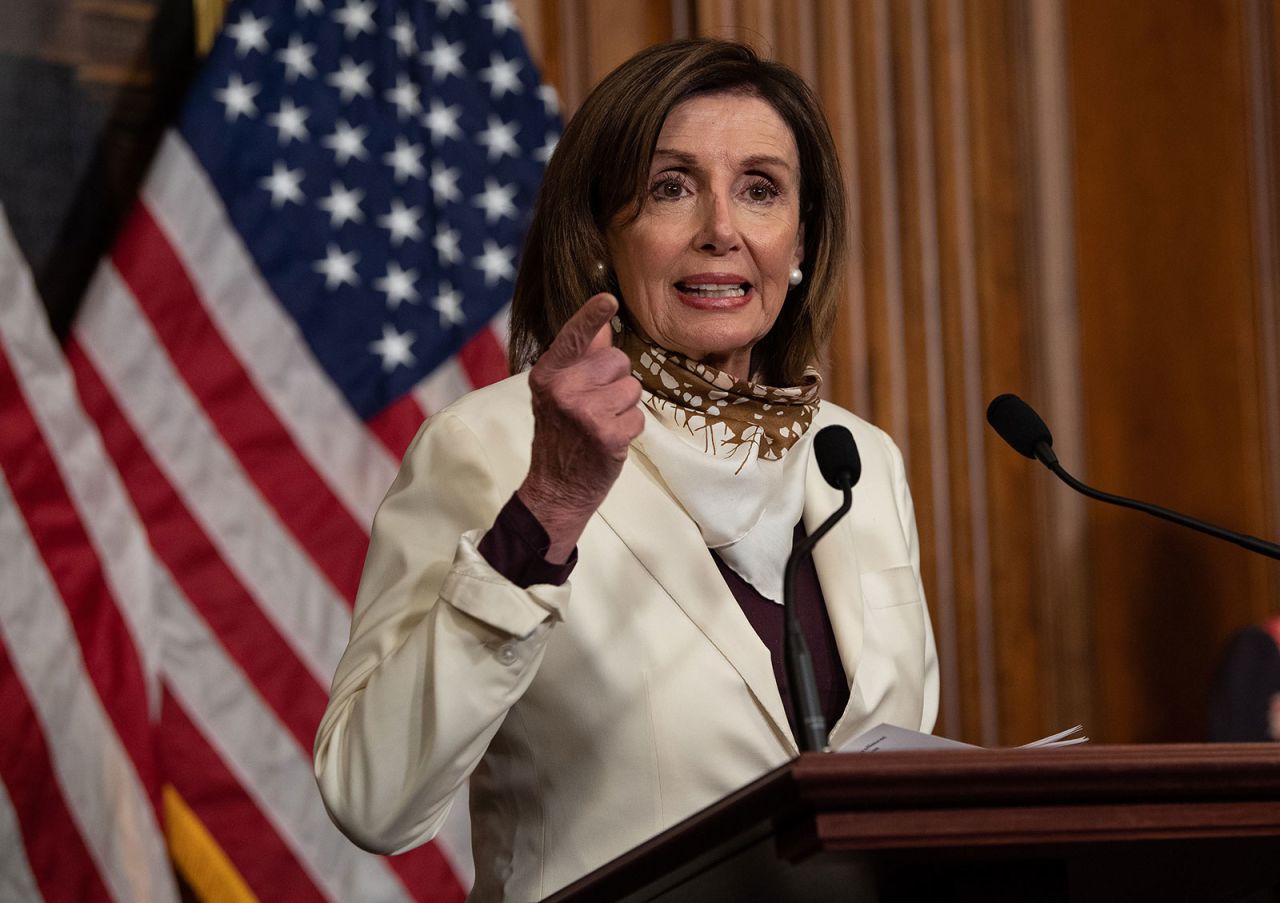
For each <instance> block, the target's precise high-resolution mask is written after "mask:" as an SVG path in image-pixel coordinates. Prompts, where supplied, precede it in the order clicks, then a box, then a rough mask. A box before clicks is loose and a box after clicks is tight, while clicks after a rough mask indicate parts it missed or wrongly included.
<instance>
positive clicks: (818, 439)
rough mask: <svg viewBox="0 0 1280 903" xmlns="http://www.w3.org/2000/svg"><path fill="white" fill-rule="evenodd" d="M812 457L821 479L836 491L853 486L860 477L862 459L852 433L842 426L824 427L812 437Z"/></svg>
mask: <svg viewBox="0 0 1280 903" xmlns="http://www.w3.org/2000/svg"><path fill="white" fill-rule="evenodd" d="M813 456H814V457H815V458H817V459H818V470H820V471H822V477H823V479H825V480H826V481H827V482H828V483H830V484H831V485H832V486H834V487H835V488H837V489H843V488H844V486H845V485H846V484H847V485H849V486H855V485H857V483H858V478H859V477H861V476H862V458H861V457H860V456H859V455H858V443H856V442H854V441H853V433H851V432H849V430H848V429H847V428H846V427H843V426H824V427H823V428H822V429H820V430H818V435H816V436H814V437H813Z"/></svg>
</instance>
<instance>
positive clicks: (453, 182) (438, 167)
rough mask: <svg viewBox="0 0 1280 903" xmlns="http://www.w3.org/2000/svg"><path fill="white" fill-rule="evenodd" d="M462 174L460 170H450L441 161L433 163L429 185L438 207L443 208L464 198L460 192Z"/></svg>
mask: <svg viewBox="0 0 1280 903" xmlns="http://www.w3.org/2000/svg"><path fill="white" fill-rule="evenodd" d="M460 174H461V173H460V172H459V170H456V169H450V168H449V167H447V166H445V165H444V164H443V163H441V162H440V161H439V160H432V161H431V178H430V180H429V181H428V184H430V185H431V193H432V195H434V196H435V199H436V206H437V207H443V206H444V205H445V204H448V203H453V202H454V201H457V200H458V199H459V198H461V197H462V192H460V191H459V190H458V176H459V175H460Z"/></svg>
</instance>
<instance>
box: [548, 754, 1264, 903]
mask: <svg viewBox="0 0 1280 903" xmlns="http://www.w3.org/2000/svg"><path fill="white" fill-rule="evenodd" d="M618 817H619V818H624V817H625V813H619V814H618ZM1278 892H1280V745H1267V744H1241V745H1216V746H1215V745H1176V746H1175V745H1169V746H1098V745H1084V746H1074V747H1067V748H1064V749H1056V750H1055V749H1048V750H945V751H930V752H874V753H845V754H829V753H828V754H821V753H806V754H804V755H802V756H800V757H799V758H798V759H796V760H795V761H793V762H790V763H788V764H787V765H784V766H782V767H781V768H778V769H776V770H775V771H772V772H770V773H769V774H766V775H765V776H764V777H762V778H760V779H759V780H757V781H756V782H754V783H753V784H749V785H748V786H746V787H744V788H743V789H741V790H739V791H737V792H736V793H734V794H732V795H730V796H728V797H726V798H725V799H723V800H721V801H720V802H719V803H716V804H715V805H713V806H711V807H710V808H708V809H705V810H703V811H702V812H700V813H698V814H696V815H694V816H693V817H691V818H689V819H688V820H686V821H685V822H683V823H681V824H679V825H677V826H676V827H674V828H672V829H671V830H669V831H667V832H666V833H664V834H660V835H659V836H657V837H655V838H653V839H652V840H650V841H648V842H647V843H645V844H643V845H641V846H639V847H637V848H636V849H634V850H632V851H631V852H629V853H626V854H625V855H623V856H621V857H619V858H618V859H616V860H614V861H613V862H611V863H608V864H607V865H605V866H603V867H602V868H600V869H598V870H597V871H595V872H593V873H592V874H590V875H587V876H586V877H584V878H582V879H581V880H579V881H577V882H575V883H574V884H572V885H570V886H569V887H567V888H565V889H563V890H562V891H560V892H559V893H556V894H554V895H553V896H551V897H549V898H547V899H548V901H556V903H561V901H564V903H568V901H587V900H593V901H594V900H626V901H640V900H661V901H698V903H714V901H721V900H724V901H734V903H741V901H755V900H760V901H791V900H796V901H806V903H821V901H828V900H840V901H858V900H863V899H879V900H883V901H960V900H965V901H969V900H975V901H976V900H982V901H1001V900H1020V901H1021V900H1034V901H1037V903H1040V901H1067V900H1071V901H1075V900H1081V901H1089V903H1099V901H1112V900H1114V901H1121V900H1123V901H1145V900H1171V901H1175V900H1176V901H1195V903H1200V901H1215V900H1224V901H1226V900H1230V901H1235V900H1239V899H1241V898H1242V897H1246V896H1248V899H1249V900H1250V901H1251V903H1252V901H1254V900H1272V899H1274V900H1280V893H1278ZM1250 895H1253V896H1250Z"/></svg>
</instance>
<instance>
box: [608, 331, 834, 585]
mask: <svg viewBox="0 0 1280 903" xmlns="http://www.w3.org/2000/svg"><path fill="white" fill-rule="evenodd" d="M614 328H615V330H619V331H621V333H622V334H621V336H620V347H621V348H622V350H623V351H625V352H626V353H627V356H628V357H629V358H630V359H631V369H632V374H633V375H634V376H635V377H636V378H637V379H638V380H640V384H641V386H642V387H643V389H644V391H643V394H642V397H641V404H642V406H643V408H644V410H645V414H646V416H647V417H648V419H649V420H650V421H651V423H650V425H649V427H648V428H646V429H645V431H644V433H642V434H641V436H640V438H639V439H638V440H637V445H638V446H639V448H640V450H641V451H642V452H643V453H644V455H645V457H646V458H648V459H649V461H650V462H651V463H652V464H653V465H654V467H655V468H657V470H658V473H659V474H660V475H661V477H662V480H663V482H664V483H666V484H667V488H668V489H669V490H670V491H671V494H672V495H673V496H675V498H676V499H677V500H678V501H679V502H680V504H681V505H682V506H683V507H684V509H685V511H686V512H687V513H688V514H689V516H690V517H691V518H692V519H693V521H694V522H695V523H696V524H697V525H698V529H699V530H700V531H701V533H702V538H703V540H704V541H705V542H706V544H707V547H708V548H710V549H713V550H715V551H716V553H717V554H719V556H720V558H721V559H722V560H723V561H724V562H725V564H727V565H728V566H729V567H730V568H732V569H733V570H734V571H735V572H736V573H737V574H738V575H739V576H741V577H742V578H743V579H744V580H746V581H747V582H748V583H750V584H751V585H752V586H753V587H755V589H756V590H757V591H758V592H759V593H760V594H761V595H762V596H764V597H765V598H767V599H772V600H773V601H775V602H778V603H781V602H782V576H783V570H784V568H785V566H786V561H787V556H788V555H789V554H790V552H791V539H792V534H793V530H794V529H795V525H796V522H797V521H799V519H800V515H801V513H802V512H803V510H804V473H805V465H806V463H807V462H808V458H809V455H810V448H809V446H810V444H811V439H812V437H811V436H810V434H809V426H810V425H811V424H812V423H813V417H814V414H815V413H816V412H817V409H818V404H819V399H818V389H819V387H820V386H821V382H822V380H821V377H820V376H819V375H818V371H817V370H815V369H813V368H812V367H810V368H808V369H806V371H805V373H804V376H803V378H802V379H801V382H800V385H798V386H788V387H781V388H779V387H773V386H764V385H760V384H757V383H752V382H744V381H742V380H738V379H735V378H734V377H733V376H731V375H730V374H728V373H725V372H724V371H722V370H718V369H716V368H715V367H711V366H708V365H706V364H703V363H700V362H698V361H694V360H691V359H689V358H687V357H685V356H684V355H682V354H678V353H676V352H674V351H669V350H667V349H665V348H661V347H659V346H658V345H655V344H653V343H652V342H650V341H647V340H646V339H645V338H644V337H643V336H641V335H639V334H637V333H636V332H634V331H633V330H630V329H626V330H623V329H622V327H621V324H620V322H617V321H615V324H614Z"/></svg>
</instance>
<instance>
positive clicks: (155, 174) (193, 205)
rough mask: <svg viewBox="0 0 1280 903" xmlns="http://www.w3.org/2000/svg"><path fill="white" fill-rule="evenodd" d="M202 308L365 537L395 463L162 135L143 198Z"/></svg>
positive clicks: (206, 189) (190, 160) (179, 147)
mask: <svg viewBox="0 0 1280 903" xmlns="http://www.w3.org/2000/svg"><path fill="white" fill-rule="evenodd" d="M144 197H145V199H146V202H147V206H148V208H149V209H150V210H151V212H152V213H153V215H154V216H155V218H156V221H157V222H158V223H159V224H160V225H161V227H162V228H163V229H164V230H165V232H167V233H168V235H169V238H170V241H171V243H172V245H173V249H174V251H175V252H176V253H177V254H178V256H179V258H180V259H181V260H182V263H183V266H184V267H185V268H186V270H187V272H188V273H189V274H190V275H191V279H192V282H193V283H195V285H196V287H197V289H198V290H199V292H200V296H201V299H202V300H203V301H204V305H205V308H206V309H207V310H208V312H209V316H210V317H212V319H213V320H214V322H215V323H217V324H218V327H219V329H220V330H221V331H222V333H223V336H224V337H225V338H226V339H227V341H228V343H229V344H230V345H231V347H232V349H233V350H234V351H235V353H236V356H237V357H238V358H239V359H240V361H241V364H242V365H243V366H244V367H245V368H246V370H247V371H248V372H249V375H250V377H251V378H252V379H253V381H254V382H255V383H256V384H257V386H258V388H259V390H260V391H261V392H262V394H263V397H264V398H265V399H266V400H267V402H268V403H269V404H270V405H271V406H272V408H273V409H274V410H275V412H276V415H277V416H278V417H279V418H280V420H281V422H282V423H283V424H284V425H285V427H286V428H287V429H288V430H289V433H290V434H291V435H292V436H293V439H294V442H295V443H296V444H297V446H298V448H299V450H300V451H301V452H302V454H303V455H304V456H305V457H306V458H307V459H308V460H309V461H311V463H312V465H313V466H314V467H315V468H316V470H317V471H318V472H319V473H320V474H321V475H322V476H323V477H324V478H325V481H326V482H327V483H328V484H329V487H330V488H331V489H332V491H333V492H334V494H335V495H337V496H338V498H339V499H341V500H342V502H343V504H344V505H345V506H346V507H347V508H348V510H349V511H350V512H351V514H352V516H353V517H354V518H355V519H356V522H357V523H359V524H360V525H361V526H363V527H364V529H365V530H366V531H367V530H368V529H369V525H370V524H371V523H372V522H373V513H374V512H375V511H376V510H377V508H378V504H379V503H380V502H381V501H382V496H383V495H384V494H385V493H386V491H387V488H388V487H389V486H390V485H391V481H392V480H393V479H394V478H395V475H396V468H397V466H398V464H399V462H398V461H395V460H394V459H393V458H392V457H391V455H390V454H389V453H388V452H387V450H386V449H385V448H384V447H383V445H382V443H380V442H379V441H378V440H377V438H376V437H374V436H373V435H372V434H371V433H370V432H369V430H368V429H367V428H366V427H365V425H364V423H362V422H361V421H360V419H359V418H358V417H357V416H356V414H355V412H354V411H353V410H352V409H351V407H350V406H349V405H348V404H347V402H346V399H344V398H343V397H342V396H341V394H340V393H339V392H338V390H337V389H336V387H335V386H334V385H333V383H332V381H330V379H329V377H328V376H327V375H326V374H325V373H324V372H323V371H322V370H321V369H320V368H319V366H318V365H317V363H316V360H315V357H314V356H313V355H312V353H311V349H310V348H309V347H308V346H307V343H306V340H305V339H304V338H303V337H302V335H301V334H300V332H299V330H298V327H297V324H296V323H294V321H293V320H292V319H291V318H290V317H289V316H288V314H287V313H286V312H285V311H283V310H282V309H281V307H280V303H279V302H278V301H277V300H276V298H275V296H274V295H273V294H272V293H271V290H270V289H269V288H268V287H267V285H266V283H265V282H264V281H263V279H262V276H261V274H260V273H259V272H258V268H257V266H256V264H255V263H254V262H253V259H252V258H251V257H250V256H249V253H248V251H247V250H246V249H245V247H244V245H243V243H242V242H241V241H240V238H239V236H238V235H237V234H236V232H235V230H234V229H233V228H232V227H231V224H230V223H229V222H228V221H227V216H226V212H225V210H224V208H223V206H222V201H221V199H220V198H219V197H218V194H217V192H215V191H214V189H213V186H212V185H210V184H209V180H208V177H207V175H206V174H205V172H204V170H203V169H202V168H201V167H200V165H199V163H198V162H197V161H196V159H195V157H194V156H193V155H192V153H191V149H190V148H189V147H188V146H187V145H186V143H185V142H183V140H182V138H181V137H179V136H178V135H176V134H174V133H172V132H171V133H170V134H169V135H168V136H167V137H166V138H165V141H164V144H163V146H162V147H161V150H160V153H159V155H158V156H157V158H156V162H155V163H154V164H153V166H152V169H151V175H150V176H149V177H148V180H147V184H146V186H145V189H144Z"/></svg>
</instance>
